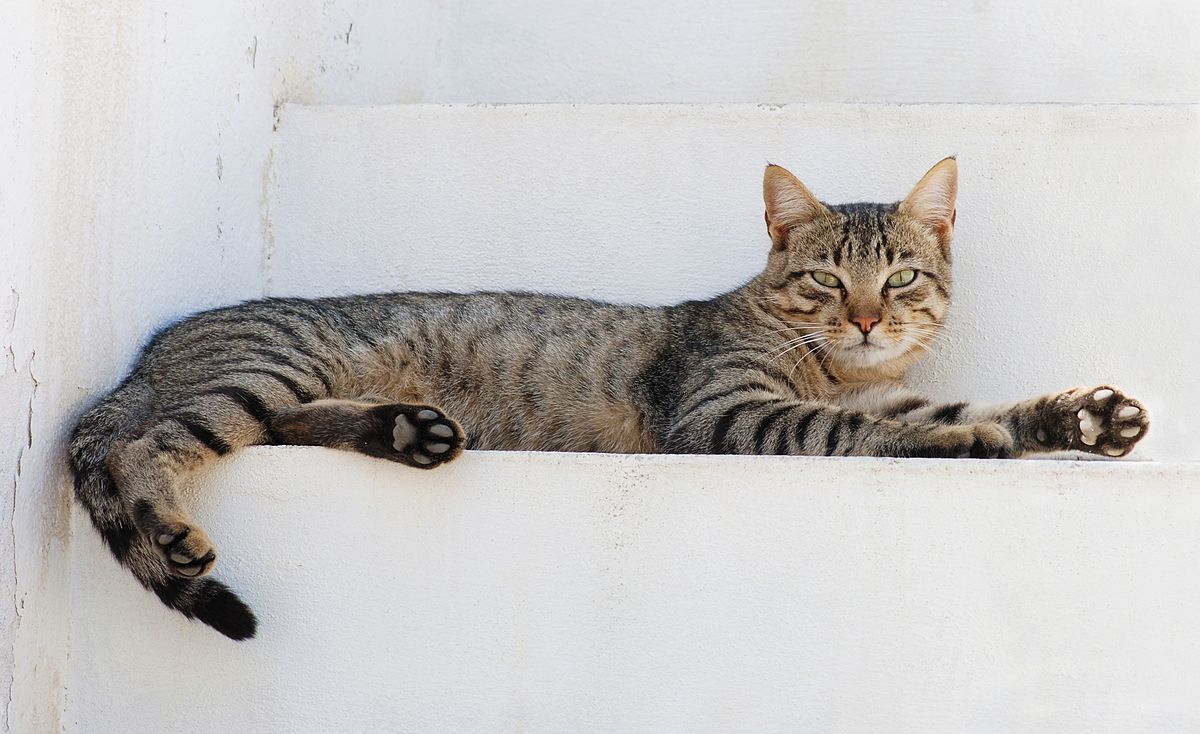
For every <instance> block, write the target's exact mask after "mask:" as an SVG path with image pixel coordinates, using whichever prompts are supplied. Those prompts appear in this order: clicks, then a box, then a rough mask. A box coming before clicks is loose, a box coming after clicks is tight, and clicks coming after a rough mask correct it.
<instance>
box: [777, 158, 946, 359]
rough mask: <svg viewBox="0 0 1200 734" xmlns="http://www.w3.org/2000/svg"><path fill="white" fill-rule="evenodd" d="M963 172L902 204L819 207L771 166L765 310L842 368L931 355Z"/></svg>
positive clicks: (941, 176) (939, 173) (923, 185)
mask: <svg viewBox="0 0 1200 734" xmlns="http://www.w3.org/2000/svg"><path fill="white" fill-rule="evenodd" d="M957 189H958V167H957V164H956V163H955V161H954V159H953V158H946V159H945V160H943V161H941V162H940V163H938V164H937V165H936V166H934V167H933V168H931V169H930V170H929V172H928V173H926V174H925V176H924V177H923V178H922V179H921V180H920V182H918V183H917V185H916V187H914V188H913V190H912V192H911V193H910V194H909V195H908V197H907V198H905V199H904V200H903V201H901V202H899V203H895V204H841V205H836V206H832V205H829V204H823V203H822V202H820V201H818V200H817V198H816V197H815V196H813V194H812V192H810V191H809V190H808V188H807V187H805V185H804V184H802V183H801V182H800V181H799V180H798V179H797V178H796V177H795V176H793V175H792V174H791V173H789V172H788V171H786V170H785V169H783V168H781V167H779V166H775V165H770V166H767V171H766V174H765V176H764V178H763V197H764V198H765V200H766V204H767V230H768V231H769V233H770V235H771V241H772V243H773V247H772V251H771V256H770V258H769V260H768V265H767V270H766V272H765V273H764V276H763V278H762V281H761V282H763V283H764V285H765V288H764V289H763V292H762V293H761V294H760V296H761V300H762V302H763V303H764V304H765V305H766V306H767V308H769V309H770V310H771V311H772V312H773V313H774V314H775V315H776V316H778V317H779V318H781V319H783V320H784V321H785V322H787V323H788V325H789V326H794V327H797V329H798V330H797V331H795V332H794V336H795V337H796V338H799V337H800V336H801V335H811V336H810V338H808V339H807V340H806V341H804V342H802V343H803V344H804V345H805V348H808V347H814V350H813V351H814V354H815V356H816V357H817V358H820V359H827V360H829V361H830V362H833V363H835V364H840V365H842V366H845V367H852V368H864V367H875V366H878V365H882V364H884V363H887V362H892V361H898V362H907V361H910V359H911V358H912V357H914V356H916V354H917V353H918V352H920V351H922V350H923V349H924V348H926V347H928V346H929V345H930V344H931V343H932V341H933V340H934V338H935V337H936V335H937V333H938V331H939V330H940V329H941V325H942V321H943V319H944V318H945V316H946V311H947V308H948V307H949V304H950V240H951V238H952V235H953V232H954V199H955V194H956V192H957Z"/></svg>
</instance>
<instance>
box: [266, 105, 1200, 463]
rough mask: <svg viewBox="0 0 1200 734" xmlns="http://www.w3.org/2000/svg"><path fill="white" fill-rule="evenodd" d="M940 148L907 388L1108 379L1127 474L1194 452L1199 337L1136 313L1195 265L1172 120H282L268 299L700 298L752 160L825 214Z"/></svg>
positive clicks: (750, 225)
mask: <svg viewBox="0 0 1200 734" xmlns="http://www.w3.org/2000/svg"><path fill="white" fill-rule="evenodd" d="M949 153H958V155H959V167H960V170H961V181H960V187H959V189H960V194H959V205H958V221H957V228H956V236H955V273H956V293H955V296H954V308H953V311H952V317H951V322H950V328H949V329H948V334H949V343H948V344H946V345H944V346H940V347H939V348H938V349H937V350H935V351H934V352H933V354H932V355H931V356H930V358H929V359H928V360H927V364H926V366H925V368H924V369H923V370H922V371H921V374H920V375H919V376H918V377H919V379H920V382H921V384H922V385H923V386H925V387H927V388H928V389H930V390H931V391H932V392H933V394H935V395H938V396H941V397H944V398H949V399H954V400H962V399H972V398H974V399H982V400H1015V399H1020V398H1022V397H1027V396H1032V395H1036V394H1040V393H1042V392H1047V391H1052V390H1059V389H1064V388H1066V387H1071V386H1074V385H1079V384H1085V385H1086V384H1096V383H1102V382H1114V383H1116V384H1117V385H1120V386H1122V387H1124V388H1126V389H1127V390H1129V391H1130V392H1131V393H1132V394H1134V395H1139V396H1141V397H1142V399H1143V400H1144V401H1145V402H1146V404H1147V405H1148V406H1149V407H1150V410H1151V413H1152V420H1153V421H1154V428H1153V430H1152V431H1151V433H1150V434H1149V435H1148V436H1147V438H1146V441H1145V442H1144V443H1143V444H1142V447H1141V448H1140V453H1139V456H1141V457H1142V458H1153V459H1158V460H1168V461H1170V460H1188V461H1194V460H1197V459H1200V442H1198V441H1197V439H1198V438H1200V434H1198V433H1197V428H1198V426H1197V422H1196V419H1195V416H1196V415H1197V414H1200V382H1197V381H1195V380H1186V379H1181V376H1182V375H1186V374H1189V373H1191V372H1192V371H1193V369H1194V368H1193V365H1195V364H1197V363H1200V344H1197V343H1196V342H1195V340H1192V339H1188V338H1181V337H1180V328H1181V324H1180V322H1179V321H1178V320H1176V319H1173V318H1160V315H1165V314H1169V313H1174V312H1176V311H1177V310H1178V309H1179V307H1180V304H1181V303H1182V299H1183V294H1185V293H1188V292H1190V291H1191V290H1192V289H1193V287H1194V286H1193V280H1194V277H1195V275H1194V274H1195V273H1197V272H1200V251H1198V250H1197V249H1196V248H1195V247H1194V246H1193V244H1192V243H1193V240H1194V239H1195V237H1194V222H1193V218H1192V216H1191V215H1190V213H1191V212H1196V211H1200V108H1198V107H1195V106H1182V105H1180V106H1145V107H1137V106H1123V107H1115V108H1114V107H1108V106H1099V107H1094V106H1082V107H1076V106H1071V107H1064V106H1046V105H1042V106H947V105H927V106H912V105H906V106H895V105H892V106H886V105H884V106H881V105H865V106H849V105H789V106H785V107H781V108H775V107H761V106H754V105H734V106H712V105H702V106H671V105H666V106H664V105H642V106H626V105H610V106H599V107H597V106H558V105H529V106H523V105H517V106H500V107H490V106H413V105H404V106H394V107H372V108H366V107H341V108H339V107H329V106H323V107H300V106H289V107H286V108H285V109H284V110H283V112H282V114H281V124H280V129H279V144H278V147H277V150H276V155H275V160H274V176H273V177H274V180H275V181H276V188H275V190H274V194H273V201H272V205H271V206H272V219H273V222H274V224H273V228H272V229H273V238H274V241H275V244H274V248H273V253H274V254H273V257H272V258H271V260H270V263H269V265H268V277H269V280H270V292H271V293H272V294H276V295H295V294H313V293H321V294H331V293H350V292H355V291H362V290H364V289H366V290H410V289H415V290H441V289H446V290H463V289H473V288H475V289H488V288H497V289H504V288H524V289H530V290H545V291H548V292H554V293H568V294H577V295H586V296H593V297H600V298H608V299H615V300H624V301H636V302H643V303H672V302H677V301H681V300H685V299H687V298H703V297H708V296H711V295H714V294H716V293H720V292H722V291H724V290H728V289H732V288H734V287H736V286H738V285H740V284H741V283H742V282H744V281H745V280H747V279H749V278H750V277H752V276H753V275H754V274H756V273H757V272H759V271H760V270H761V268H762V267H763V265H764V263H765V259H766V253H767V251H768V249H769V240H768V239H767V236H766V233H765V227H764V225H763V219H762V208H763V203H762V193H761V192H762V183H761V181H762V169H763V164H764V162H765V161H767V160H771V161H774V162H777V163H781V164H784V165H786V166H790V167H791V170H792V171H793V172H794V173H796V174H797V175H799V176H800V177H801V178H802V179H803V180H804V181H805V182H806V183H807V184H808V185H809V186H810V187H811V188H812V189H813V190H814V191H815V192H816V193H817V195H818V196H820V197H822V198H824V199H826V200H828V201H833V202H839V201H861V200H883V201H889V200H890V201H895V200H898V199H901V198H903V196H904V195H905V194H906V193H907V192H908V190H909V189H910V188H911V187H912V186H913V185H914V184H915V183H916V182H917V180H918V179H919V178H920V177H921V175H922V174H923V173H924V172H925V171H926V170H927V169H928V168H929V167H930V166H932V165H933V164H934V163H935V162H937V161H938V160H940V159H941V158H942V157H944V156H945V155H947V154H949Z"/></svg>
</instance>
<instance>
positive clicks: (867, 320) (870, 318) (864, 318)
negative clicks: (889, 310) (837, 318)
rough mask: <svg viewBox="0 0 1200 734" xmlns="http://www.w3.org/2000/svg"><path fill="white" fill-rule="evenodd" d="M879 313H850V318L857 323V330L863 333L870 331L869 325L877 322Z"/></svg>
mask: <svg viewBox="0 0 1200 734" xmlns="http://www.w3.org/2000/svg"><path fill="white" fill-rule="evenodd" d="M879 318H880V314H867V315H863V314H851V315H850V320H851V321H853V322H854V323H856V324H858V330H859V331H861V332H862V333H864V334H869V333H871V327H873V326H875V324H878V323H879Z"/></svg>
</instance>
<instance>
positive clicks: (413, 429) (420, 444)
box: [374, 404, 466, 469]
mask: <svg viewBox="0 0 1200 734" xmlns="http://www.w3.org/2000/svg"><path fill="white" fill-rule="evenodd" d="M374 410H375V411H377V412H378V413H379V414H380V415H382V416H383V417H384V418H385V420H384V421H383V426H384V429H383V430H385V431H386V432H387V435H386V436H384V437H383V438H384V443H385V444H386V445H388V447H389V448H390V451H391V453H392V455H391V456H388V457H387V458H389V459H392V460H393V461H399V462H400V463H402V464H407V465H408V466H414V467H417V468H418V469H432V468H434V467H437V466H441V465H442V464H445V463H446V462H447V461H450V460H451V459H454V458H455V457H457V456H458V455H459V454H461V453H462V451H463V446H464V444H465V443H466V438H465V437H464V435H463V430H462V427H461V426H459V425H458V423H457V422H455V421H454V420H452V419H450V418H449V417H447V416H446V414H444V413H442V411H440V410H438V409H437V408H435V407H433V406H430V405H407V404H396V405H381V406H379V407H378V408H375V409H374Z"/></svg>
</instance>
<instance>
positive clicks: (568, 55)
mask: <svg viewBox="0 0 1200 734" xmlns="http://www.w3.org/2000/svg"><path fill="white" fill-rule="evenodd" d="M304 27H305V29H307V30H308V31H310V32H312V35H313V36H314V39H315V40H317V41H318V42H315V43H314V44H313V46H312V48H313V54H314V55H315V56H316V59H317V60H318V64H317V65H316V67H317V68H319V72H317V73H314V75H313V77H312V80H311V84H310V85H309V86H308V87H307V89H306V95H309V96H301V97H292V98H291V100H292V101H298V102H324V103H330V102H336V103H344V104H367V103H370V104H384V103H397V102H405V103H407V102H752V103H758V102H796V101H807V102H984V103H986V102H1001V103H1024V102H1118V103H1126V102H1196V101H1200V4H1198V3H1195V2H1192V1H1191V0H1138V2H1132V3H1131V2H1122V1H1121V0H1056V1H1055V2H1039V1H1038V0H1004V1H1003V2H999V1H992V0H972V1H971V2H955V1H953V0H916V1H915V2H904V3H896V2H886V1H883V0H870V1H868V2H855V3H847V2H795V1H794V0H704V2H695V1H694V0H656V1H655V2H641V1H639V0H610V1H609V2H602V3H600V2H595V3H579V2H560V1H556V0H509V1H508V2H489V1H488V0H456V1H455V2H412V1H409V2H376V1H375V0H335V1H333V2H324V3H322V4H321V5H320V9H319V11H314V12H312V13H310V14H309V15H307V16H306V18H305V23H304Z"/></svg>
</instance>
